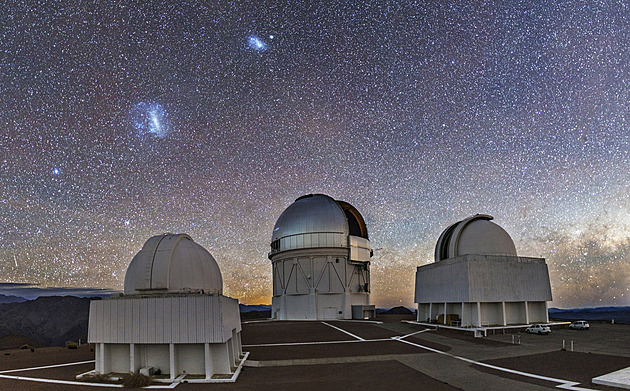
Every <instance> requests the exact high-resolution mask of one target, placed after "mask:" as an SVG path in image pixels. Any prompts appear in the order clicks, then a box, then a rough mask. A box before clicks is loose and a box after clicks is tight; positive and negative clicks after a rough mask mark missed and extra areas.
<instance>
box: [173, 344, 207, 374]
mask: <svg viewBox="0 0 630 391" xmlns="http://www.w3.org/2000/svg"><path fill="white" fill-rule="evenodd" d="M175 351H176V352H177V354H176V356H177V368H178V372H179V373H188V374H203V373H205V365H204V361H205V359H204V358H205V352H204V346H203V344H183V345H175Z"/></svg>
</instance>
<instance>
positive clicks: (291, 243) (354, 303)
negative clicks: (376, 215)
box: [269, 194, 375, 320]
mask: <svg viewBox="0 0 630 391" xmlns="http://www.w3.org/2000/svg"><path fill="white" fill-rule="evenodd" d="M371 256H372V251H371V248H370V241H369V238H368V232H367V226H366V224H365V220H364V219H363V216H361V214H360V213H359V211H358V210H357V209H356V208H355V207H354V206H352V205H350V204H349V203H347V202H344V201H337V200H335V199H333V198H331V197H329V196H327V195H324V194H309V195H305V196H302V197H300V198H298V199H296V200H295V202H294V203H293V204H291V205H289V207H288V208H287V209H285V211H284V212H282V214H281V215H280V217H279V218H278V220H277V221H276V224H275V226H274V229H273V233H272V237H271V251H270V252H269V259H270V260H271V263H272V268H273V297H272V317H273V318H275V319H292V320H298V319H306V320H319V319H366V318H373V317H374V312H375V311H374V306H373V305H370V288H371V287H370V257H371Z"/></svg>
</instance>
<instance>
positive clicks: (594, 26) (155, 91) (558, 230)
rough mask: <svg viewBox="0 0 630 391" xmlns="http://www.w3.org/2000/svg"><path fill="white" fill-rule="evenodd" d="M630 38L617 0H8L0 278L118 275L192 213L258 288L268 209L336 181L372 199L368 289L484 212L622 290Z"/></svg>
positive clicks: (601, 286)
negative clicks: (315, 0) (314, 0)
mask: <svg viewBox="0 0 630 391" xmlns="http://www.w3.org/2000/svg"><path fill="white" fill-rule="evenodd" d="M629 43H630V6H629V5H628V4H626V3H625V2H622V1H600V2H579V1H575V2H573V1H570V2H559V3H550V2H505V3H494V2H492V3H491V2H446V3H444V2H413V1H404V2H403V1H401V2H387V1H382V2H378V1H368V2H364V3H362V4H340V2H328V3H327V4H323V3H322V4H317V5H311V4H299V2H280V3H278V2H267V1H260V2H246V1H243V2H220V4H214V5H208V4H205V3H203V2H186V1H183V2H182V1H180V2H170V1H166V2H151V1H149V2H124V3H120V4H116V3H115V2H106V3H103V2H89V1H88V2H86V1H67V2H61V3H59V2H46V1H41V2H37V1H30V2H10V3H9V4H8V5H6V6H5V9H4V10H3V12H2V15H1V16H0V107H1V108H2V109H1V110H0V276H2V277H0V279H1V281H0V282H13V283H38V284H42V285H49V286H60V287H97V288H113V289H122V285H123V280H124V275H125V271H126V268H127V266H128V264H129V262H130V261H131V259H132V257H133V255H134V254H135V253H137V252H138V251H139V250H140V248H141V247H142V245H143V244H144V242H145V241H146V240H147V239H148V238H149V237H150V236H152V235H156V234H161V233H164V232H185V233H188V234H189V235H191V236H192V238H193V239H194V240H195V241H196V242H198V243H200V244H201V245H203V246H204V247H205V248H207V249H208V250H209V251H210V252H211V253H212V254H213V256H214V257H215V258H216V260H217V262H218V263H219V266H220V267H221V270H222V273H223V280H224V291H225V294H226V295H229V296H232V297H236V298H239V299H240V300H241V302H244V303H248V304H254V303H269V302H270V297H271V263H270V261H269V260H268V259H267V252H268V251H269V249H270V248H269V244H270V239H271V234H272V229H273V226H274V223H275V221H276V219H277V218H278V216H279V215H280V213H282V211H283V210H284V209H285V208H286V207H288V206H289V205H290V204H291V203H292V202H293V201H294V200H295V199H296V198H297V197H299V196H301V195H304V194H308V193H324V194H328V195H330V196H332V197H334V198H335V199H340V200H344V201H347V202H349V203H351V204H352V205H354V206H355V207H356V208H357V209H358V210H359V211H360V212H361V213H362V214H363V216H364V217H365V220H366V223H367V225H368V230H369V234H370V240H371V243H372V246H373V248H374V249H375V252H374V257H373V258H372V301H373V302H374V303H375V304H376V305H377V306H391V305H399V304H404V305H408V306H409V305H412V303H413V286H414V275H415V267H416V266H419V265H422V264H425V263H428V262H432V261H433V247H434V245H435V242H436V241H437V238H438V236H439V235H440V233H441V232H442V230H443V229H444V228H446V227H447V226H448V225H450V224H452V223H454V222H456V221H459V220H461V219H463V218H465V217H468V216H470V215H473V214H475V213H487V214H490V215H492V216H494V217H495V222H496V223H498V224H499V225H501V226H502V227H503V228H504V229H505V230H506V231H507V232H508V233H510V234H511V236H512V237H513V239H514V241H515V244H516V248H517V251H518V253H519V254H520V255H523V256H542V257H545V258H546V259H547V263H548V265H549V271H550V275H551V283H552V291H553V296H554V301H553V303H552V305H554V306H561V307H571V306H591V305H630V262H629V259H628V257H629V256H630V187H629V185H628V184H629V183H630V172H629V170H628V167H630V128H629V126H630V123H629V121H630V44H629Z"/></svg>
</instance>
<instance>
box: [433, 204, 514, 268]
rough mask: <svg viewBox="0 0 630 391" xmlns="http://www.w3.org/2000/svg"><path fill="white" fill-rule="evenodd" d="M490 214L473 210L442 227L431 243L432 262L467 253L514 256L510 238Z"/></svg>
mask: <svg viewBox="0 0 630 391" xmlns="http://www.w3.org/2000/svg"><path fill="white" fill-rule="evenodd" d="M493 218H494V217H492V216H489V215H483V214H477V215H474V216H472V217H469V218H467V219H464V220H462V221H459V222H457V223H455V224H453V225H451V226H449V227H448V228H446V229H445V230H444V231H443V232H442V234H441V235H440V238H439V239H438V242H437V244H436V246H435V262H439V261H441V260H444V259H448V258H455V257H458V256H461V255H467V254H478V255H509V256H514V257H516V256H517V255H516V247H515V246H514V241H513V240H512V238H511V237H510V235H509V234H508V233H507V232H505V230H504V229H503V228H501V227H500V226H498V225H497V224H495V223H493V222H491V221H490V220H492V219H493Z"/></svg>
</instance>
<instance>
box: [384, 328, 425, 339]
mask: <svg viewBox="0 0 630 391" xmlns="http://www.w3.org/2000/svg"><path fill="white" fill-rule="evenodd" d="M427 331H435V330H433V329H424V330H420V331H416V332H415V333H410V334H407V335H403V336H402V337H392V339H405V338H407V337H411V336H412V335H416V334H420V333H424V332H427Z"/></svg>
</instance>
